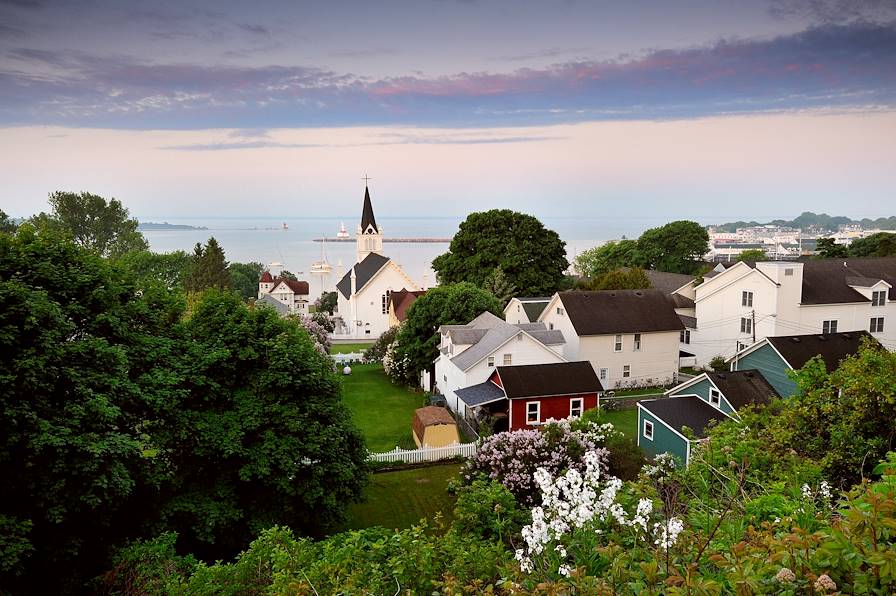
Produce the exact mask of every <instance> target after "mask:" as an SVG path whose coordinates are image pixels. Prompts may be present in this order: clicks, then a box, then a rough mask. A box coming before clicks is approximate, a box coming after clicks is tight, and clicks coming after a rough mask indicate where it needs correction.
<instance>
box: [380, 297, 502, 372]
mask: <svg viewBox="0 0 896 596" xmlns="http://www.w3.org/2000/svg"><path fill="white" fill-rule="evenodd" d="M484 312H491V313H492V314H494V315H495V316H498V317H500V316H501V314H502V308H501V303H500V302H498V299H497V298H495V297H494V296H493V295H492V294H490V293H489V292H486V291H485V290H483V289H481V288H478V287H476V286H474V285H472V284H469V283H458V284H453V285H445V286H437V287H435V288H432V289H431V290H429V291H428V292H427V293H426V294H424V295H423V296H421V297H420V298H418V299H417V300H415V301H414V303H413V304H411V306H410V308H408V312H407V319H406V320H405V322H404V324H403V325H402V326H401V331H399V333H398V339H397V340H396V342H395V344H394V349H393V350H394V355H393V357H391V358H389V361H390V362H391V363H394V364H397V365H398V366H393V367H392V371H393V372H392V373H390V376H392V378H394V379H396V380H399V381H401V382H406V383H408V384H416V383H417V382H418V379H419V375H420V373H421V372H422V371H424V370H427V369H428V368H429V367H430V366H431V365H432V362H433V361H434V360H435V359H436V357H437V356H438V355H439V348H438V346H439V334H438V330H439V326H441V325H465V324H467V323H469V322H470V321H472V320H473V319H475V318H476V317H477V316H479V315H480V314H482V313H484Z"/></svg>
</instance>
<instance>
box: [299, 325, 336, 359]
mask: <svg viewBox="0 0 896 596" xmlns="http://www.w3.org/2000/svg"><path fill="white" fill-rule="evenodd" d="M299 322H300V323H301V324H302V327H304V328H305V331H307V332H308V335H310V336H311V339H312V340H314V347H316V348H317V349H318V351H320V352H321V353H322V354H329V353H330V343H331V342H330V334H329V333H327V330H326V329H325V328H324V327H323V326H322V325H321V324H320V323H318V322H317V321H315V320H314V319H312V318H311V317H309V316H302V317H301V318H300V319H299Z"/></svg>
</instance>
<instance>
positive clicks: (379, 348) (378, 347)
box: [364, 325, 401, 362]
mask: <svg viewBox="0 0 896 596" xmlns="http://www.w3.org/2000/svg"><path fill="white" fill-rule="evenodd" d="M399 331H401V325H395V326H394V327H389V328H388V329H386V330H385V331H384V332H383V333H382V335H380V336H379V337H378V338H376V341H375V342H373V343H372V344H371V345H370V347H369V348H367V349H366V350H364V360H366V361H367V362H382V361H383V358H384V357H385V356H386V351H387V350H388V349H389V347H390V346H391V345H392V344H393V343H395V338H397V337H398V332H399Z"/></svg>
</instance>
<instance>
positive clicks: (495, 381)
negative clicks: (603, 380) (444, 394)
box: [455, 362, 603, 432]
mask: <svg viewBox="0 0 896 596" xmlns="http://www.w3.org/2000/svg"><path fill="white" fill-rule="evenodd" d="M602 391H603V387H602V386H601V384H600V381H599V380H598V378H597V375H596V374H595V373H594V368H593V367H592V366H591V363H590V362H559V363H553V364H529V365H522V366H498V367H497V368H495V371H494V372H493V373H492V374H491V376H490V377H489V378H488V380H486V381H485V382H484V383H480V384H478V385H473V386H471V387H467V388H465V389H458V390H457V391H456V392H455V393H456V394H457V396H458V398H460V399H461V400H463V402H464V403H465V404H467V406H468V408H467V413H468V416H470V415H471V417H472V419H471V420H470V421H469V422H470V423H471V424H473V425H474V427H475V426H478V424H479V423H481V422H482V421H484V420H488V419H489V418H492V420H494V430H495V432H501V431H504V430H517V429H520V428H534V427H536V426H538V425H540V424H544V422H545V421H547V420H548V419H549V418H554V419H561V418H568V417H570V416H581V415H582V412H584V411H585V410H590V409H592V408H596V407H598V405H599V394H600V393H601V392H602Z"/></svg>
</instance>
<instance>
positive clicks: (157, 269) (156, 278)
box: [118, 250, 192, 290]
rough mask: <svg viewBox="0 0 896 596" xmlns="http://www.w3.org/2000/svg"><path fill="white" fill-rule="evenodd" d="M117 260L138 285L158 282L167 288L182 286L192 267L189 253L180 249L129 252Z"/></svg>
mask: <svg viewBox="0 0 896 596" xmlns="http://www.w3.org/2000/svg"><path fill="white" fill-rule="evenodd" d="M118 262H119V263H120V264H121V265H122V266H123V267H125V268H126V269H127V270H129V271H130V272H131V274H132V275H133V277H134V280H135V281H136V282H137V283H138V284H139V285H141V286H145V284H147V283H158V284H161V285H162V286H164V287H165V288H167V289H169V290H173V289H175V288H183V287H184V282H185V280H186V279H187V276H188V275H189V274H190V268H191V267H192V260H191V258H190V255H188V254H187V253H185V252H184V251H182V250H176V251H174V252H168V253H155V252H150V251H148V250H141V251H135V252H129V253H127V254H125V255H123V256H121V257H120V258H119V259H118Z"/></svg>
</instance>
